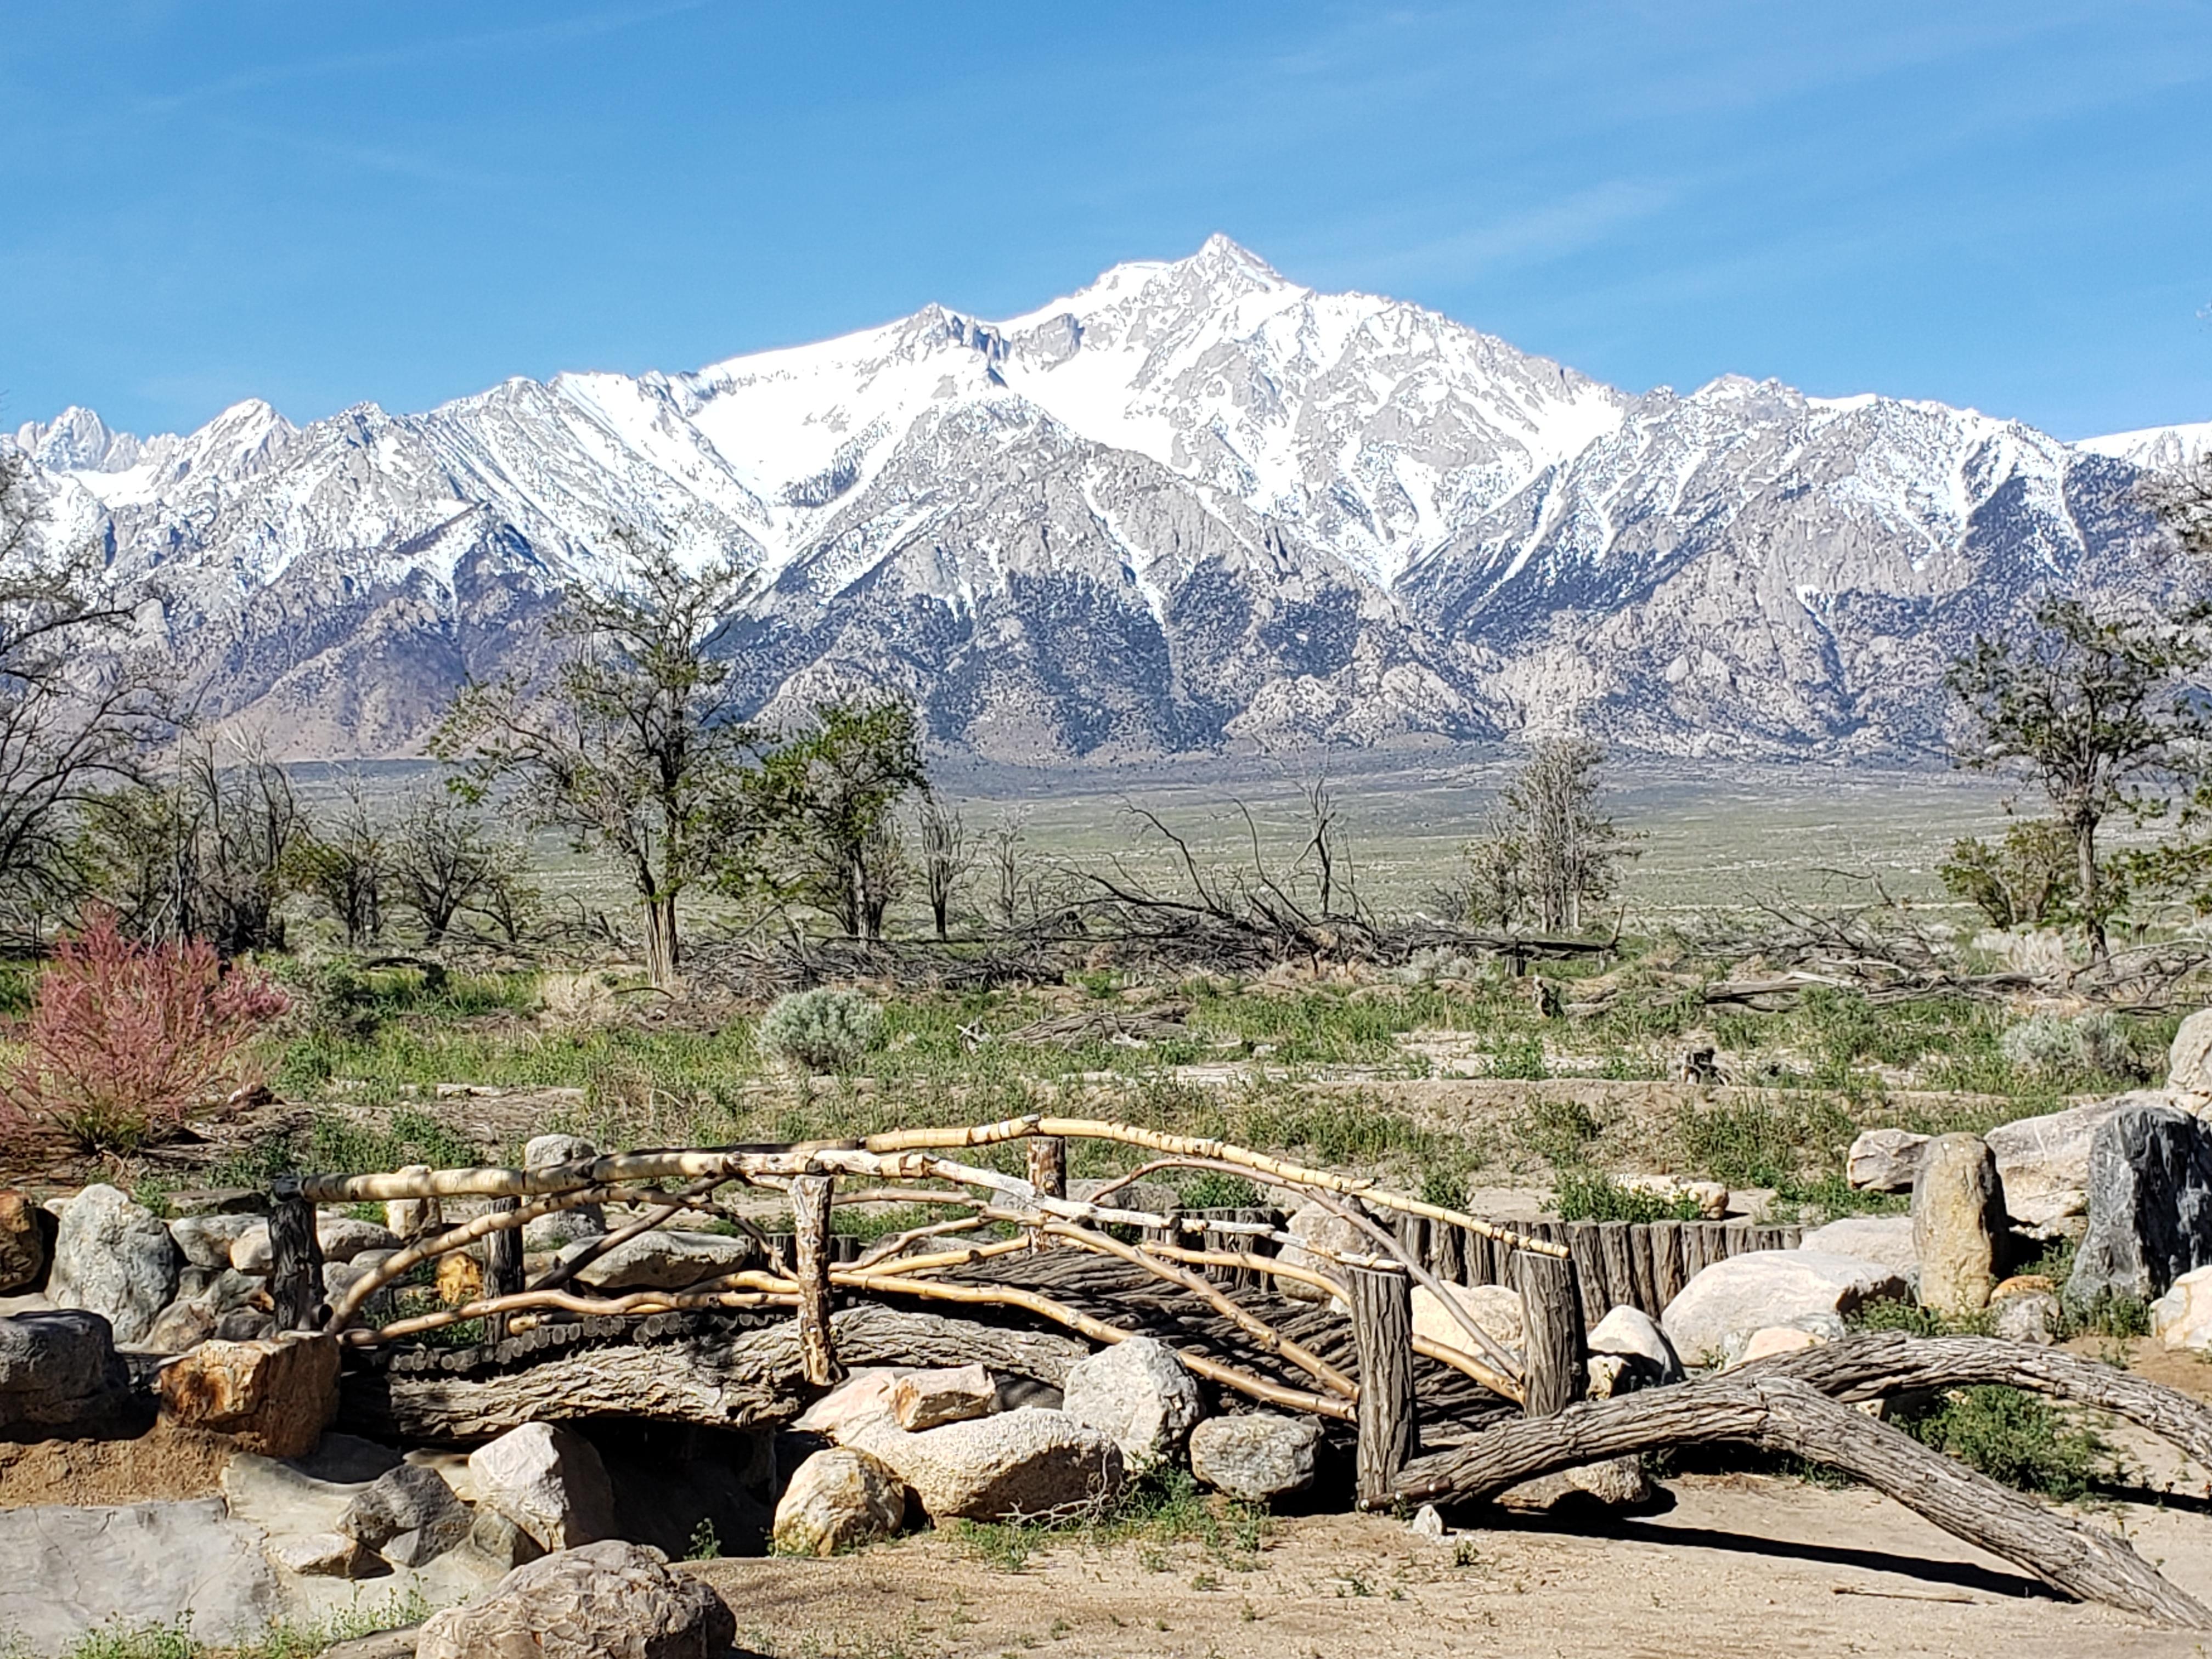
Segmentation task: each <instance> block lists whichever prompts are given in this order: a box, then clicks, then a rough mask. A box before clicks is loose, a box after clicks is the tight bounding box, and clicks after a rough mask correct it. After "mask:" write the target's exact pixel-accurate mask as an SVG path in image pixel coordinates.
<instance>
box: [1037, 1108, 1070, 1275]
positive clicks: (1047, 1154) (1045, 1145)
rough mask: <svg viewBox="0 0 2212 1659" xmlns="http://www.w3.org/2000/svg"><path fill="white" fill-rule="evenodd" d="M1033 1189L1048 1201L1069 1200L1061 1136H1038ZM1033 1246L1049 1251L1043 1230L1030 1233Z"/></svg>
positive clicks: (1065, 1146)
mask: <svg viewBox="0 0 2212 1659" xmlns="http://www.w3.org/2000/svg"><path fill="white" fill-rule="evenodd" d="M1029 1176H1030V1186H1032V1187H1034V1188H1036V1189H1037V1191H1038V1192H1039V1193H1041V1194H1043V1195H1044V1196H1045V1197H1047V1198H1066V1196H1067V1143H1066V1141H1065V1140H1062V1139H1060V1137H1059V1136H1058V1135H1035V1136H1032V1137H1031V1138H1030V1147H1029ZM1029 1238H1030V1243H1031V1244H1032V1245H1034V1246H1035V1247H1036V1249H1040V1250H1042V1249H1047V1248H1048V1246H1049V1244H1050V1241H1049V1240H1048V1239H1047V1238H1046V1237H1045V1236H1044V1233H1043V1231H1042V1230H1041V1229H1038V1228H1036V1227H1032V1228H1030V1230H1029Z"/></svg>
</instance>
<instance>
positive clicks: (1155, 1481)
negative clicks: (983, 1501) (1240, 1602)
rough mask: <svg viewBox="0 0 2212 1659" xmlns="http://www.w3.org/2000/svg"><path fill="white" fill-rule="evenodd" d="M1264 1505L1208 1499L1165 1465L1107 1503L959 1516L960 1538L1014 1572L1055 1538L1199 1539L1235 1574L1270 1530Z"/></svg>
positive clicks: (1248, 1566)
mask: <svg viewBox="0 0 2212 1659" xmlns="http://www.w3.org/2000/svg"><path fill="white" fill-rule="evenodd" d="M1268 1526H1269V1522H1268V1519H1267V1512H1266V1510H1261V1509H1259V1508H1255V1507H1254V1506H1253V1505H1250V1504H1239V1503H1236V1502H1233V1501H1231V1500H1230V1499H1227V1498H1218V1497H1208V1496H1207V1495H1206V1493H1204V1492H1201V1491H1200V1489H1199V1486H1198V1483H1197V1481H1196V1480H1194V1479H1193V1478H1192V1476H1191V1474H1190V1472H1189V1471H1188V1470H1187V1469H1180V1468H1167V1469H1163V1470H1161V1471H1160V1472H1159V1473H1158V1474H1147V1475H1143V1476H1140V1477H1139V1478H1138V1479H1137V1480H1133V1481H1132V1482H1131V1483H1130V1485H1129V1486H1128V1487H1127V1490H1126V1491H1124V1492H1122V1494H1121V1496H1120V1497H1119V1498H1115V1500H1114V1501H1112V1502H1111V1503H1109V1504H1099V1505H1094V1506H1085V1507H1080V1508H1078V1509H1075V1510H1070V1511H1068V1512H1066V1513H1065V1514H1062V1515H1056V1516H1041V1517H1039V1518H1038V1519H1036V1520H1033V1521H987V1522H986V1521H962V1522H957V1523H956V1534H957V1536H958V1537H959V1539H960V1541H962V1542H963V1543H964V1544H965V1545H967V1546H968V1547H969V1549H971V1550H973V1551H974V1552H975V1553H976V1554H977V1555H978V1556H980V1557H981V1559H984V1560H986V1561H987V1562H989V1563H991V1565H994V1566H995V1567H998V1568H1000V1570H1001V1571H1006V1572H1018V1571H1021V1570H1022V1568H1023V1567H1024V1566H1025V1565H1028V1562H1029V1559H1030V1556H1031V1555H1032V1554H1034V1553H1036V1551H1037V1550H1039V1549H1042V1548H1045V1547H1049V1546H1051V1545H1053V1544H1055V1543H1067V1542H1074V1543H1082V1544H1086V1545H1092V1546H1103V1545H1113V1544H1125V1543H1134V1544H1137V1545H1139V1546H1140V1547H1145V1548H1146V1549H1148V1550H1151V1551H1158V1550H1161V1549H1163V1548H1164V1547H1165V1546H1168V1545H1170V1544H1198V1545H1200V1546H1202V1547H1204V1548H1205V1549H1206V1552H1207V1553H1209V1554H1210V1555H1211V1556H1212V1558H1213V1559H1215V1560H1217V1561H1218V1562H1220V1563H1222V1564H1223V1565H1225V1566H1227V1567H1229V1568H1231V1569H1232V1570H1233V1571H1239V1572H1244V1571H1250V1570H1252V1569H1253V1568H1254V1567H1256V1566H1257V1565H1259V1555H1260V1550H1261V1546H1262V1545H1263V1544H1264V1543H1265V1542H1266V1540H1267V1531H1268Z"/></svg>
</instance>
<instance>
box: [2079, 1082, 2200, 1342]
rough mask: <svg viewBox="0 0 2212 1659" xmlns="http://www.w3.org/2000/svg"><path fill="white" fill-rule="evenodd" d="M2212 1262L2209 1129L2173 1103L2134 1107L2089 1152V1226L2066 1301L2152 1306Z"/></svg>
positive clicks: (2103, 1130)
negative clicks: (2113, 1299)
mask: <svg viewBox="0 0 2212 1659" xmlns="http://www.w3.org/2000/svg"><path fill="white" fill-rule="evenodd" d="M2208 1262H2212V1127H2207V1126H2206V1125H2205V1124H2204V1123H2203V1121H2200V1120H2199V1119H2197V1118H2195V1117H2192V1116H2191V1115H2190V1114H2189V1113H2187V1112H2184V1111H2179V1110H2177V1109H2174V1108H2173V1107H2171V1106H2129V1107H2124V1108H2123V1109H2120V1110H2118V1111H2116V1112H2114V1113H2113V1114H2112V1115H2111V1116H2110V1117H2108V1118H2106V1120H2105V1121H2104V1123H2103V1124H2102V1125H2101V1126H2100V1127H2099V1129H2098V1130H2097V1134H2096V1140H2095V1143H2094V1145H2093V1146H2092V1148H2091V1150H2090V1153H2089V1227H2088V1231H2087V1232H2086V1233H2085V1234H2084V1235H2083V1236H2082V1239H2081V1249H2080V1250H2079V1251H2078V1252H2077V1253H2076V1254H2075V1258H2074V1272H2073V1273H2072V1275H2071V1276H2070V1277H2069V1279H2067V1281H2066V1295H2067V1298H2068V1299H2069V1301H2072V1302H2075V1303H2077V1304H2087V1303H2090V1302H2093V1301H2095V1300H2096V1299H2097V1298H2098V1297H2100V1296H2102V1295H2105V1294H2107V1293H2110V1294H2113V1295H2118V1296H2132V1297H2142V1298H2143V1299H2145V1300H2146V1301H2148V1299H2150V1298H2151V1297H2156V1296H2160V1295H2161V1294H2163V1293H2164V1292H2165V1291H2166V1288H2167V1286H2169V1285H2172V1283H2173V1281H2174V1280H2175V1279H2179V1278H2180V1277H2181V1276H2182V1274H2184V1273H2188V1272H2190V1271H2191V1269H2193V1268H2197V1267H2203V1266H2205V1265H2206V1264H2207V1263H2208Z"/></svg>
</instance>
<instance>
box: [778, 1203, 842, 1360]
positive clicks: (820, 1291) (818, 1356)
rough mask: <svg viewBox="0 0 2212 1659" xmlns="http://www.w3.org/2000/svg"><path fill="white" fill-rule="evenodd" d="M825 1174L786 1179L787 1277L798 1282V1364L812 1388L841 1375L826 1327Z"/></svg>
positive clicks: (826, 1247)
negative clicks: (789, 1270) (789, 1273)
mask: <svg viewBox="0 0 2212 1659" xmlns="http://www.w3.org/2000/svg"><path fill="white" fill-rule="evenodd" d="M832 1184H833V1183H832V1182H831V1181H830V1178H829V1176H826V1175H805V1176H798V1177H796V1178H795V1179H794V1180H793V1182H792V1183H791V1241H792V1255H793V1258H794V1260H793V1262H792V1273H793V1277H794V1278H796V1279H798V1281H799V1368H800V1370H801V1371H802V1372H803V1373H804V1374H805V1377H806V1380H807V1381H808V1382H809V1383H812V1384H813V1385H814V1386H815V1387H816V1388H817V1389H823V1388H827V1387H829V1384H831V1383H835V1382H836V1381H837V1380H838V1379H839V1378H841V1377H842V1376H844V1374H845V1372H844V1368H843V1367H842V1365H840V1364H838V1363H837V1348H836V1343H835V1342H834V1341H833V1340H832V1339H831V1337H830V1331H829V1192H830V1188H831V1186H832Z"/></svg>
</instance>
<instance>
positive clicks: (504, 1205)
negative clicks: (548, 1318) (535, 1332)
mask: <svg viewBox="0 0 2212 1659" xmlns="http://www.w3.org/2000/svg"><path fill="white" fill-rule="evenodd" d="M491 1207H492V1209H493V1210H494V1211H495V1212H499V1213H506V1212H511V1211H514V1210H519V1209H520V1208H521V1207H522V1200H520V1199H519V1198H495V1199H494V1200H492V1201H491ZM521 1294H522V1230H521V1229H520V1227H502V1228H501V1229H500V1230H499V1231H497V1232H495V1233H492V1234H489V1235H488V1236H487V1237H485V1239H484V1295H485V1296H486V1297H495V1296H520V1295H521ZM484 1340H485V1341H487V1342H504V1341H505V1340H507V1316H506V1315H505V1314H493V1315H492V1316H490V1317H489V1318H488V1319H486V1320H485V1321H484Z"/></svg>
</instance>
